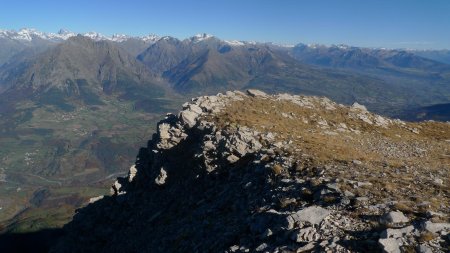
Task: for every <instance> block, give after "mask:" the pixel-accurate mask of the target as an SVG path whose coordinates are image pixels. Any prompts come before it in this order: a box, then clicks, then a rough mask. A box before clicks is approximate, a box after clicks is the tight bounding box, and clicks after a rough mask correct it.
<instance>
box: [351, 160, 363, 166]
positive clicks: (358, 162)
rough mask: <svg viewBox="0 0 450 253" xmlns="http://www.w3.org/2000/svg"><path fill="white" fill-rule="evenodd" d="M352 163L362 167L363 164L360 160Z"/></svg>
mask: <svg viewBox="0 0 450 253" xmlns="http://www.w3.org/2000/svg"><path fill="white" fill-rule="evenodd" d="M352 163H353V164H356V165H361V164H362V162H361V161H360V160H353V161H352Z"/></svg>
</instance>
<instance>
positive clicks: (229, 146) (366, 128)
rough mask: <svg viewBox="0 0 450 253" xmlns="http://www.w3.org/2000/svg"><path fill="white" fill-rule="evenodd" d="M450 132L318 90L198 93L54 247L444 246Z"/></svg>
mask: <svg viewBox="0 0 450 253" xmlns="http://www.w3.org/2000/svg"><path fill="white" fill-rule="evenodd" d="M449 128H450V125H449V124H448V123H436V122H425V123H420V124H413V123H406V122H403V121H400V120H392V119H388V118H384V117H381V116H378V115H375V114H372V113H370V112H368V111H367V110H366V108H365V107H364V106H362V105H359V104H354V105H353V106H351V107H346V106H344V105H340V104H337V103H334V102H332V101H330V100H329V99H326V98H318V97H304V96H292V95H289V94H279V95H267V94H265V93H264V92H261V91H258V90H248V91H247V93H246V94H245V93H242V92H239V91H235V92H226V93H225V94H218V95H216V96H203V97H198V98H195V99H193V100H192V101H191V102H189V103H186V104H184V105H183V110H182V111H181V112H180V113H179V114H178V115H173V114H168V115H167V117H166V119H165V120H163V121H161V122H160V123H159V124H158V132H157V133H156V134H155V135H154V136H153V138H152V140H151V141H149V143H148V147H146V148H142V149H141V150H140V152H139V155H138V157H137V160H136V164H135V165H133V166H132V167H131V168H130V171H129V175H128V177H127V178H119V179H118V180H117V181H116V182H115V183H114V185H113V187H112V190H111V196H105V197H100V198H96V199H93V200H92V203H91V204H90V205H88V206H87V207H85V208H83V209H80V210H79V211H78V213H77V215H76V216H75V217H74V219H73V221H72V222H71V223H69V224H68V225H67V226H66V227H65V229H66V231H67V235H66V236H65V237H64V238H63V240H61V242H60V243H59V244H58V245H57V247H55V248H54V249H53V251H54V252H80V251H83V252H381V251H384V252H410V251H414V250H416V251H418V252H446V251H447V250H448V249H449V240H450V238H449V230H450V224H449V223H448V221H449V217H448V213H449V211H450V209H449V208H450V205H449V197H448V196H449V195H448V194H449V183H450V182H449V178H448V173H449V156H448V155H449V150H450V136H448V135H449V134H450V131H449Z"/></svg>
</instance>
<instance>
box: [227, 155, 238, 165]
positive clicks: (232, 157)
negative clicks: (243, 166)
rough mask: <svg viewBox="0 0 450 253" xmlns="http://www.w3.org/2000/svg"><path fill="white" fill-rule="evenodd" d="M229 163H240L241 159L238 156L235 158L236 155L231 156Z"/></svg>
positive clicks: (228, 159) (228, 158)
mask: <svg viewBox="0 0 450 253" xmlns="http://www.w3.org/2000/svg"><path fill="white" fill-rule="evenodd" d="M227 161H228V162H229V163H235V162H237V161H239V157H237V156H235V155H229V156H228V157H227Z"/></svg>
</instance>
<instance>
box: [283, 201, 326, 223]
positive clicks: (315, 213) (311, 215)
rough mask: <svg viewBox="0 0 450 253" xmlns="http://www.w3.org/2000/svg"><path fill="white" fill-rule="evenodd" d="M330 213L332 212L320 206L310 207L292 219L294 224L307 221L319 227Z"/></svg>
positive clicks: (292, 216) (295, 214) (297, 213)
mask: <svg viewBox="0 0 450 253" xmlns="http://www.w3.org/2000/svg"><path fill="white" fill-rule="evenodd" d="M330 213H331V212H330V211H328V210H327V209H325V208H322V207H320V206H310V207H307V208H305V209H302V210H300V211H298V212H296V213H294V214H292V215H291V216H290V217H291V218H292V220H293V221H294V222H299V221H305V222H309V223H311V224H313V225H317V224H319V223H320V222H322V221H323V219H325V218H326V217H327V216H328V215H330Z"/></svg>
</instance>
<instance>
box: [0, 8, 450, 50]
mask: <svg viewBox="0 0 450 253" xmlns="http://www.w3.org/2000/svg"><path fill="white" fill-rule="evenodd" d="M23 27H28V28H36V29H38V30H41V31H45V32H57V31H58V30H59V29H60V28H66V29H68V30H71V31H74V32H80V33H81V32H88V31H97V32H100V33H103V34H105V35H111V34H113V33H125V34H130V35H146V34H149V33H154V34H158V35H171V36H174V37H177V38H180V39H183V38H186V37H190V36H192V35H194V34H197V33H203V32H205V33H210V34H213V35H216V36H217V37H219V38H222V39H228V40H232V39H237V40H253V41H261V42H263V41H267V42H268V41H271V42H275V43H281V44H296V43H299V42H303V43H321V44H348V45H355V46H368V47H388V48H419V49H425V48H427V49H428V48H435V49H440V48H447V49H450V0H334V1H332V0H323V1H321V0H309V1H306V0H270V1H269V0H221V1H218V0H198V1H193V0H191V1H190V0H160V1H152V0H146V1H145V0H122V1H119V0H72V1H64V0H59V1H49V0H39V1H38V0H36V1H34V0H28V1H24V0H6V1H2V2H0V29H14V30H17V29H20V28H23Z"/></svg>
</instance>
